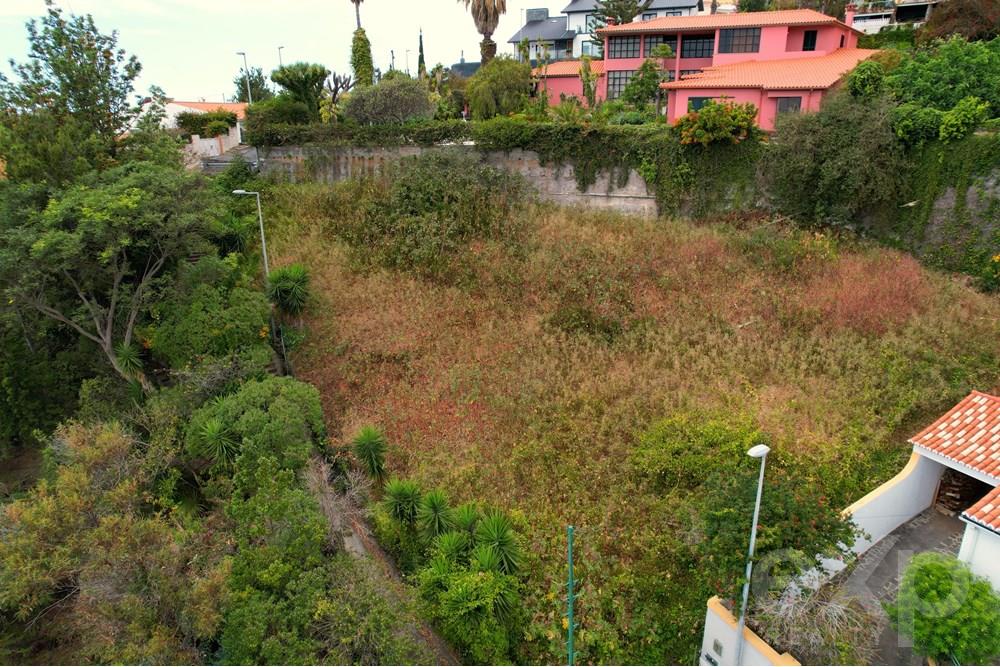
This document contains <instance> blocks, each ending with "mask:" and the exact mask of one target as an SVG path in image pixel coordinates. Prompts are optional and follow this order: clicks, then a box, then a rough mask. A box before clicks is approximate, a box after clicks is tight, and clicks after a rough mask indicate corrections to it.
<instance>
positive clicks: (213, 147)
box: [184, 127, 240, 158]
mask: <svg viewBox="0 0 1000 667" xmlns="http://www.w3.org/2000/svg"><path fill="white" fill-rule="evenodd" d="M239 145H240V130H239V127H231V128H229V131H228V132H227V133H226V134H220V135H219V136H217V137H200V136H198V135H197V134H192V135H191V143H189V144H188V145H186V146H185V147H184V150H185V151H186V152H188V153H190V154H191V155H193V156H194V157H197V158H206V157H216V156H217V155H222V154H223V153H225V152H226V151H228V150H229V149H230V148H235V147H236V146H239Z"/></svg>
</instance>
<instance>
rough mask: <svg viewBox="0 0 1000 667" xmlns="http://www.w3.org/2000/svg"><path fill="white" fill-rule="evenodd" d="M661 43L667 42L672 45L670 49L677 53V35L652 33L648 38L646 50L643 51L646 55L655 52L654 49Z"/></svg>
mask: <svg viewBox="0 0 1000 667" xmlns="http://www.w3.org/2000/svg"><path fill="white" fill-rule="evenodd" d="M660 44H666V45H667V46H669V47H670V50H671V51H673V52H674V53H677V37H675V36H670V37H668V36H667V35H650V36H649V37H647V38H646V50H645V51H644V52H643V53H645V54H646V57H649V54H651V53H652V52H653V49H655V48H656V47H658V46H659V45H660Z"/></svg>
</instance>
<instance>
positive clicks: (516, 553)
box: [476, 511, 523, 574]
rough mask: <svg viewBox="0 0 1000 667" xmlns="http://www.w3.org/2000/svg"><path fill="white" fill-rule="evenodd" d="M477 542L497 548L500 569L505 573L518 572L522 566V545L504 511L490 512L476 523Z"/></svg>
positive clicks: (480, 544)
mask: <svg viewBox="0 0 1000 667" xmlns="http://www.w3.org/2000/svg"><path fill="white" fill-rule="evenodd" d="M476 544H477V545H478V546H486V547H489V548H491V549H495V550H496V555H497V559H498V560H499V564H500V568H499V569H500V571H501V572H503V573H504V574H517V572H518V570H519V569H520V568H521V563H522V560H523V556H522V554H521V546H520V544H519V542H518V539H517V535H516V534H515V533H514V528H513V527H512V526H511V523H510V519H508V518H507V516H506V515H504V514H503V513H502V512H496V511H494V512H490V513H489V514H487V515H486V516H484V517H482V518H481V519H480V520H479V522H478V524H477V525H476Z"/></svg>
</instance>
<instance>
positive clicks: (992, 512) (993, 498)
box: [962, 486, 1000, 533]
mask: <svg viewBox="0 0 1000 667" xmlns="http://www.w3.org/2000/svg"><path fill="white" fill-rule="evenodd" d="M962 518H963V519H968V520H969V521H971V522H972V523H975V524H979V525H980V526H983V527H984V528H989V529H990V530H992V531H993V532H994V533H1000V486H998V487H996V488H994V489H993V490H992V491H990V492H989V493H987V494H986V495H985V496H984V497H983V499H982V500H980V501H979V502H978V503H976V504H975V505H973V506H972V507H970V508H969V509H967V510H965V511H964V512H962Z"/></svg>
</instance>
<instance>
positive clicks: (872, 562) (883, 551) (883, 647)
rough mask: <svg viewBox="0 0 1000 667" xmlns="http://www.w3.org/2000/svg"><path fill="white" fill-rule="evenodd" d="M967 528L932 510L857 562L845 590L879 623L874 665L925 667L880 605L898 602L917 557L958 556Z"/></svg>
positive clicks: (910, 522)
mask: <svg viewBox="0 0 1000 667" xmlns="http://www.w3.org/2000/svg"><path fill="white" fill-rule="evenodd" d="M964 528H965V526H964V524H963V523H962V521H961V520H960V519H959V518H958V516H952V515H948V514H945V513H943V512H942V511H940V510H938V509H936V508H934V507H931V508H930V509H928V510H925V511H924V512H923V513H922V514H920V515H918V516H916V517H915V518H913V519H912V520H910V521H909V522H907V523H905V524H903V525H902V526H900V527H899V528H897V529H896V530H894V531H893V532H891V533H890V534H889V535H887V536H886V537H885V538H884V539H882V540H880V541H879V542H878V543H877V544H875V545H874V546H873V547H872V548H871V549H869V550H868V551H866V552H865V553H864V554H863V555H862V556H861V557H860V558H859V559H858V562H857V564H856V565H855V567H854V569H853V570H852V572H851V574H850V575H849V576H848V577H847V579H846V580H845V581H844V584H843V586H844V588H845V590H846V591H847V592H848V593H850V594H852V595H855V596H857V597H858V598H860V599H861V600H862V601H863V602H864V603H865V604H866V605H867V606H868V607H869V608H870V609H871V610H872V611H873V612H874V613H875V614H877V616H878V618H879V619H880V622H881V624H882V631H881V633H880V634H879V640H878V648H877V654H878V655H877V658H876V663H875V664H881V665H922V664H924V661H923V658H922V657H920V656H918V655H915V654H914V653H913V650H912V648H911V645H910V640H909V639H908V638H907V637H900V636H899V635H897V634H896V631H895V630H894V629H893V628H892V626H891V625H890V624H889V618H888V616H887V615H886V613H885V611H883V609H882V605H881V603H882V602H892V601H894V600H895V598H896V591H897V589H898V588H899V580H900V578H901V576H902V574H903V571H904V570H906V566H907V564H909V562H910V559H911V558H913V556H914V555H915V554H918V553H922V552H924V551H937V552H940V553H944V554H951V555H955V554H957V553H958V548H959V546H960V545H961V542H962V533H963V531H964Z"/></svg>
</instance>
